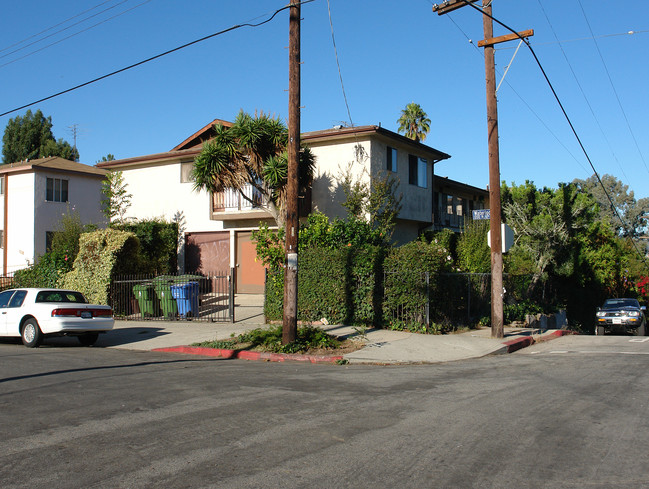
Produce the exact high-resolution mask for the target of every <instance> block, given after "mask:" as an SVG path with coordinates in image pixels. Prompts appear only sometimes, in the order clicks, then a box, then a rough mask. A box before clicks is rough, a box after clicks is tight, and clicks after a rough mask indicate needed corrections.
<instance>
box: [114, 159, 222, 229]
mask: <svg viewBox="0 0 649 489" xmlns="http://www.w3.org/2000/svg"><path fill="white" fill-rule="evenodd" d="M120 171H121V172H122V175H123V177H124V182H125V183H126V185H127V186H126V191H127V192H128V193H130V194H132V195H133V196H132V197H131V207H129V208H128V211H127V213H126V216H127V217H130V218H138V219H147V218H155V217H160V218H162V219H165V220H167V221H176V220H178V219H180V221H179V225H180V228H181V229H180V230H181V233H191V232H200V231H221V230H223V223H222V222H221V221H213V220H211V219H210V212H211V202H210V195H209V194H208V193H207V192H204V191H201V192H194V190H193V185H194V184H193V183H192V182H181V181H180V180H181V163H180V162H172V163H165V164H159V165H155V166H154V165H148V166H140V167H123V168H120Z"/></svg>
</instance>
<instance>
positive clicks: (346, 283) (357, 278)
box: [264, 245, 383, 325]
mask: <svg viewBox="0 0 649 489" xmlns="http://www.w3.org/2000/svg"><path fill="white" fill-rule="evenodd" d="M382 262H383V250H382V248H381V247H379V246H372V245H366V246H362V247H359V248H353V247H345V248H340V249H328V248H310V249H307V250H304V251H302V252H301V253H300V255H299V263H298V267H299V268H298V320H300V321H318V320H320V319H322V318H325V319H327V321H328V322H329V323H332V324H367V325H369V324H375V325H379V324H381V322H382V315H381V307H380V303H381V302H380V301H381V297H382V293H383V290H382V277H383V272H382ZM283 291H284V273H283V270H282V269H279V270H275V271H274V272H269V274H268V278H267V281H266V302H265V307H264V312H265V314H266V318H267V319H269V320H271V321H273V320H279V319H281V318H282V307H283V293H284V292H283Z"/></svg>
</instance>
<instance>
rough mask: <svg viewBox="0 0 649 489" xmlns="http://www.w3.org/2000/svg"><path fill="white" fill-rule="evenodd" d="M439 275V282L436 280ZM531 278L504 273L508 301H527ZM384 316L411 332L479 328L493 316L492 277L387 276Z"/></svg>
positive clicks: (399, 273) (402, 273)
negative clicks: (485, 318) (483, 321)
mask: <svg viewBox="0 0 649 489" xmlns="http://www.w3.org/2000/svg"><path fill="white" fill-rule="evenodd" d="M433 276H435V280H433ZM530 278H531V277H530V276H528V275H524V276H520V275H510V274H503V286H504V289H505V302H518V301H521V300H524V299H525V298H526V295H527V290H528V287H529V283H530ZM384 286H385V294H384V302H383V317H384V320H385V321H386V322H387V323H388V324H392V325H401V326H403V327H405V328H406V329H411V330H417V331H419V330H430V328H431V327H432V326H433V325H438V326H439V325H445V326H448V327H450V329H454V328H457V327H461V326H471V325H475V324H476V323H477V322H478V321H479V320H480V318H483V317H488V316H489V315H490V313H491V274H489V273H452V274H441V275H433V274H431V273H429V272H423V273H404V272H403V271H392V272H386V273H385V274H384Z"/></svg>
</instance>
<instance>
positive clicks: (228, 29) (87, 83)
mask: <svg viewBox="0 0 649 489" xmlns="http://www.w3.org/2000/svg"><path fill="white" fill-rule="evenodd" d="M313 1H315V0H302V1H301V2H300V4H301V5H302V4H306V3H311V2H313ZM289 8H291V5H290V4H289V5H286V6H284V7H282V8H279V9H277V10H275V11H274V12H273V13H272V15H270V17H268V18H267V19H265V20H263V21H261V22H258V23H255V24H253V23H248V22H246V23H242V24H237V25H234V26H231V27H228V28H227V29H223V30H220V31H217V32H214V33H213V34H209V35H207V36H204V37H201V38H200V39H196V40H194V41H191V42H188V43H185V44H183V45H181V46H178V47H175V48H173V49H169V50H167V51H165V52H163V53H160V54H156V55H155V56H151V57H149V58H146V59H143V60H142V61H138V62H137V63H133V64H131V65H128V66H125V67H124V68H120V69H119V70H115V71H112V72H110V73H107V74H105V75H102V76H98V77H97V78H93V79H92V80H89V81H86V82H84V83H80V84H79V85H75V86H73V87H71V88H68V89H66V90H61V91H60V92H56V93H53V94H51V95H48V96H47V97H43V98H41V99H38V100H35V101H33V102H30V103H28V104H24V105H21V106H20V107H16V108H14V109H11V110H7V111H5V112H3V113H0V117H3V116H5V115H8V114H11V113H12V112H16V111H19V110H22V109H25V108H27V107H31V106H32V105H36V104H39V103H41V102H45V101H46V100H51V99H53V98H55V97H59V96H61V95H64V94H66V93H70V92H73V91H75V90H78V89H80V88H83V87H85V86H88V85H91V84H93V83H96V82H98V81H101V80H105V79H106V78H109V77H111V76H114V75H117V74H119V73H123V72H125V71H128V70H131V69H133V68H136V67H138V66H141V65H143V64H145V63H149V62H151V61H154V60H156V59H158V58H162V57H163V56H167V55H168V54H171V53H175V52H177V51H180V50H181V49H185V48H188V47H189V46H193V45H194V44H198V43H200V42H203V41H206V40H208V39H212V38H213V37H217V36H220V35H222V34H226V33H228V32H231V31H234V30H237V29H241V28H242V27H260V26H262V25H264V24H267V23H269V22H270V21H272V20H273V19H274V18H275V17H276V16H277V14H279V13H280V12H282V11H284V10H287V9H289Z"/></svg>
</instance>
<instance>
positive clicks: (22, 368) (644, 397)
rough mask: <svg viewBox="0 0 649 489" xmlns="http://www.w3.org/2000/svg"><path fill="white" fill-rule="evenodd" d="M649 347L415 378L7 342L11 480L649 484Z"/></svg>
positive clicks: (536, 357)
mask: <svg viewBox="0 0 649 489" xmlns="http://www.w3.org/2000/svg"><path fill="white" fill-rule="evenodd" d="M633 340H636V341H633ZM637 340H643V338H639V339H638V338H631V337H614V336H606V337H594V336H591V337H589V336H567V337H563V338H559V339H557V340H553V341H550V342H547V343H543V344H538V345H534V346H532V347H530V348H526V349H524V350H521V351H520V352H518V353H515V354H510V355H499V356H491V357H485V358H481V359H477V360H467V361H461V362H452V363H446V364H437V365H410V366H399V367H386V366H356V365H352V366H330V365H310V364H290V363H264V362H246V361H241V360H223V359H212V358H210V359H205V358H201V357H193V356H188V355H180V354H163V353H153V352H142V351H138V352H135V351H127V350H119V349H111V348H82V347H77V346H59V345H54V346H51V345H50V346H48V345H46V346H44V347H42V348H39V349H27V348H24V347H23V346H22V345H20V344H18V343H17V342H12V341H9V340H3V341H0V427H1V428H0V429H1V430H2V436H1V437H0V461H1V465H2V471H1V472H0V486H1V487H2V488H4V489H8V488H30V489H38V488H48V489H50V488H66V489H67V488H71V489H72V488H84V489H86V488H154V487H155V488H161V487H164V488H197V487H201V488H203V487H205V488H208V487H209V488H261V487H263V488H280V487H282V488H302V487H316V488H333V487H335V488H347V487H349V488H367V487H372V488H395V487H399V488H425V487H431V488H456V487H457V488H481V489H484V488H537V487H544V488H582V487H596V488H613V487H615V488H642V487H647V488H649V465H648V462H649V460H648V457H647V453H649V437H648V436H647V432H648V431H649V416H648V415H647V410H648V407H649V376H648V375H647V365H648V364H649V342H640V341H637Z"/></svg>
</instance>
